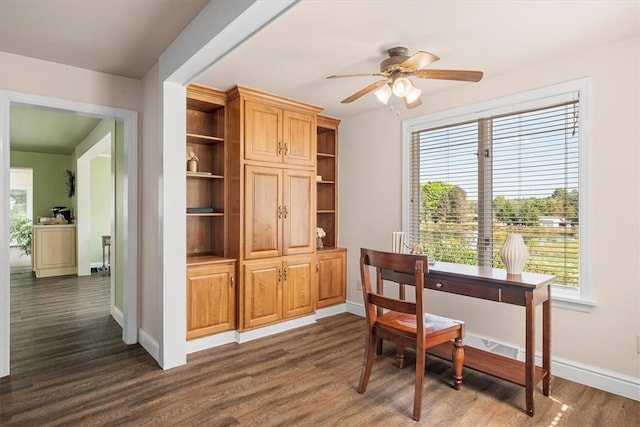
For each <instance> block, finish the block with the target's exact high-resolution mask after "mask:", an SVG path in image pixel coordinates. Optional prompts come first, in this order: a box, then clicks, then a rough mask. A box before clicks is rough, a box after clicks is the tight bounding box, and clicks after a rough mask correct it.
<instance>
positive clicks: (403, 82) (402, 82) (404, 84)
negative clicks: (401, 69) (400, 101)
mask: <svg viewBox="0 0 640 427" xmlns="http://www.w3.org/2000/svg"><path fill="white" fill-rule="evenodd" d="M412 87H413V85H412V84H411V81H409V79H407V78H405V77H399V78H397V79H395V80H394V81H393V87H392V88H391V89H392V90H393V94H394V95H395V96H397V97H398V98H402V97H403V96H407V94H408V93H409V91H410V90H411V88H412Z"/></svg>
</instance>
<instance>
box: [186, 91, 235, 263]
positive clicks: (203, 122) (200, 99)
mask: <svg viewBox="0 0 640 427" xmlns="http://www.w3.org/2000/svg"><path fill="white" fill-rule="evenodd" d="M224 132H225V95H224V93H222V92H218V91H215V90H212V89H209V88H203V87H199V86H189V88H188V89H187V135H186V158H185V170H187V163H186V161H187V159H189V158H190V156H191V154H192V153H193V154H194V155H195V156H196V157H197V159H198V162H197V170H196V171H189V170H187V172H186V175H187V256H188V260H191V261H192V262H197V261H196V260H194V257H211V256H218V257H223V256H224V255H225V253H224V248H225V244H224V242H225V215H224V214H225V209H224V200H225V197H224V196H225V157H224V150H225V147H224Z"/></svg>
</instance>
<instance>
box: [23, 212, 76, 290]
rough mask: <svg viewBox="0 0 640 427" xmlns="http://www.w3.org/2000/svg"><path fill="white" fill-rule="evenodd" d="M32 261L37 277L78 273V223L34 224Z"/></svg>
mask: <svg viewBox="0 0 640 427" xmlns="http://www.w3.org/2000/svg"><path fill="white" fill-rule="evenodd" d="M31 244H32V246H31V262H32V266H33V271H34V272H35V273H36V277H52V276H63V275H66V274H78V265H77V261H76V225H75V224H65V225H34V226H33V235H32V240H31Z"/></svg>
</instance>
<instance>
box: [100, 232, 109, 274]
mask: <svg viewBox="0 0 640 427" xmlns="http://www.w3.org/2000/svg"><path fill="white" fill-rule="evenodd" d="M105 249H106V257H105ZM105 270H107V271H109V273H111V236H102V271H105Z"/></svg>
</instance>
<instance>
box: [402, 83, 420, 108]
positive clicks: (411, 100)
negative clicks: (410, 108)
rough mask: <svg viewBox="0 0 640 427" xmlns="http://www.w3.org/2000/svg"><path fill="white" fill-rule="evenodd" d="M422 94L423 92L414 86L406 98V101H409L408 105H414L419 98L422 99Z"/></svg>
mask: <svg viewBox="0 0 640 427" xmlns="http://www.w3.org/2000/svg"><path fill="white" fill-rule="evenodd" d="M421 93H422V90H420V89H418V88H417V87H415V86H412V87H411V90H410V91H409V93H407V95H406V96H405V99H406V100H407V104H413V103H414V102H415V101H416V100H417V99H418V98H420V94H421Z"/></svg>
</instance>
